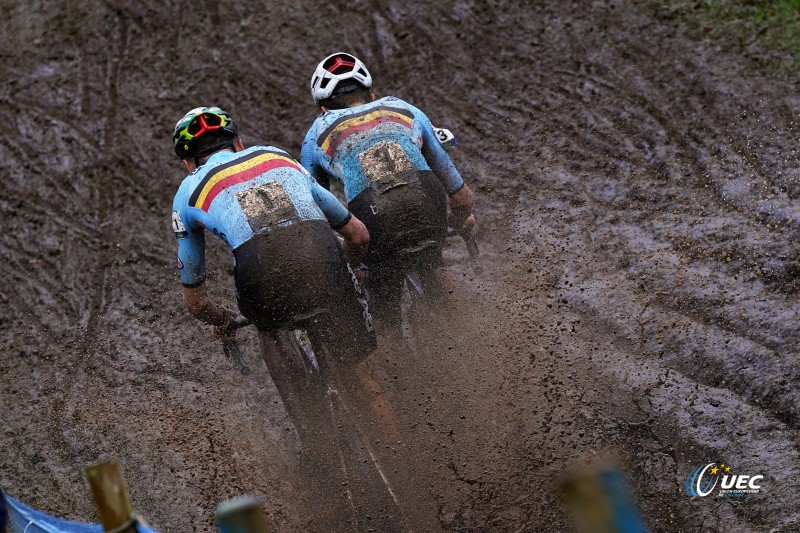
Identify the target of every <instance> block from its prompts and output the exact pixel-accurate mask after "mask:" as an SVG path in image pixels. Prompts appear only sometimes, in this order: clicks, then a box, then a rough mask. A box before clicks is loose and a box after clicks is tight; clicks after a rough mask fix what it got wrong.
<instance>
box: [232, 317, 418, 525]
mask: <svg viewBox="0 0 800 533" xmlns="http://www.w3.org/2000/svg"><path fill="white" fill-rule="evenodd" d="M328 314H329V311H327V310H318V311H317V312H315V313H312V314H310V315H307V316H304V317H298V318H296V319H295V320H294V321H293V322H292V323H290V324H288V325H287V326H286V327H285V328H283V329H281V330H279V332H278V333H277V335H276V336H277V338H278V339H279V344H280V348H281V353H280V355H278V356H273V355H271V354H270V353H268V350H264V349H262V356H263V357H264V359H265V362H266V363H267V366H268V367H269V370H270V374H271V376H272V379H273V382H274V383H275V386H276V388H277V389H278V392H279V394H280V396H281V399H282V401H283V404H284V408H285V409H286V411H287V414H288V415H289V418H290V419H291V420H292V424H293V425H294V427H295V429H296V431H297V433H298V436H299V439H300V445H301V450H302V455H303V461H302V465H303V466H304V469H305V470H306V471H307V472H309V474H308V478H309V479H307V481H308V485H309V486H312V487H314V490H312V492H314V498H318V499H321V500H325V501H331V500H333V501H334V502H335V504H334V505H329V506H327V508H328V509H331V512H330V514H329V515H326V516H325V518H324V520H323V522H324V524H323V525H324V527H325V528H326V529H331V530H352V529H354V527H353V526H354V524H358V525H360V526H363V529H365V530H366V529H374V528H376V527H377V528H378V530H381V531H393V530H408V529H410V527H409V526H408V523H407V520H406V517H405V514H404V512H403V509H402V505H401V501H400V499H399V497H398V494H397V493H396V492H395V490H394V488H393V486H392V482H391V480H390V479H389V476H388V475H387V473H386V472H385V469H384V468H383V466H382V464H381V460H380V458H379V455H378V453H377V450H376V449H375V448H374V445H373V441H374V439H373V438H371V436H370V435H368V434H367V433H368V430H367V429H366V428H365V427H363V424H361V423H360V421H359V418H360V417H361V416H362V415H363V413H362V412H360V410H359V409H358V408H354V407H353V404H354V403H358V402H357V401H356V398H355V397H356V396H357V394H358V393H357V391H355V387H354V386H353V385H352V382H353V381H354V380H353V379H352V376H351V375H350V374H349V373H350V372H352V370H353V365H352V364H351V362H349V361H348V358H347V356H346V355H347V354H345V353H343V352H344V351H345V350H346V348H345V347H344V346H341V345H340V346H335V345H334V343H333V342H332V340H331V339H330V337H328V336H326V335H325V334H324V331H323V330H324V324H325V322H326V321H327V320H328V318H329V317H328ZM249 324H250V322H249V321H248V320H247V319H246V318H245V317H243V316H238V317H236V318H235V319H234V320H233V323H232V325H233V327H234V329H238V328H242V327H246V326H248V325H249ZM259 335H260V336H262V337H263V336H265V335H266V334H264V333H263V332H261V331H259ZM261 340H262V343H263V342H270V340H269V339H264V338H262V339H261ZM223 350H224V353H225V356H226V357H227V358H228V359H230V360H231V362H232V363H233V364H234V365H235V366H236V368H237V369H238V370H239V371H240V372H241V373H242V374H243V375H246V374H248V373H249V368H248V367H247V365H246V364H245V363H244V360H243V358H242V354H241V351H240V350H239V347H238V345H237V344H236V342H235V340H234V339H228V340H226V341H225V342H224V343H223ZM323 507H324V506H323ZM343 509H344V511H345V512H341V511H342V510H343ZM367 517H369V518H367ZM396 528H399V529H396Z"/></svg>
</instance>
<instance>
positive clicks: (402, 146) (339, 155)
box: [300, 96, 464, 202]
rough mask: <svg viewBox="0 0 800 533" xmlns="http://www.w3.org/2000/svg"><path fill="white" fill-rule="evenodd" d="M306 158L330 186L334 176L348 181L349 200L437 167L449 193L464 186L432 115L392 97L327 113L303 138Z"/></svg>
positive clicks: (312, 170)
mask: <svg viewBox="0 0 800 533" xmlns="http://www.w3.org/2000/svg"><path fill="white" fill-rule="evenodd" d="M300 162H301V163H302V164H303V166H304V167H305V168H306V169H307V170H308V171H309V172H310V173H311V175H312V176H314V178H315V179H316V180H317V181H318V182H320V183H321V184H322V185H323V186H325V187H326V188H327V187H328V183H329V180H330V176H333V177H334V178H335V179H337V180H338V181H339V182H340V183H342V185H343V186H344V193H345V197H346V199H347V201H348V202H350V201H351V200H352V199H353V198H355V197H356V196H358V195H359V193H361V192H362V191H364V190H365V189H366V188H367V187H370V185H371V184H372V185H373V186H375V185H376V184H378V183H380V182H384V183H385V182H386V181H387V180H391V179H392V177H393V176H397V175H401V174H403V173H406V172H409V171H417V170H433V172H434V173H435V174H436V176H437V177H438V178H439V180H440V181H441V182H442V185H444V188H445V190H446V191H447V193H448V194H452V193H454V192H455V191H457V190H458V189H460V188H461V187H462V185H463V184H464V181H463V180H462V179H461V176H460V175H459V173H458V171H457V170H456V167H455V165H453V161H452V160H451V159H450V156H448V155H447V153H446V152H445V150H444V148H443V147H442V146H441V145H440V144H439V141H438V140H437V139H436V135H435V133H434V131H433V126H431V122H430V120H428V117H427V116H425V114H424V113H423V112H422V111H420V110H419V109H417V108H416V107H414V106H412V105H411V104H408V103H406V102H404V101H403V100H400V99H398V98H394V97H391V96H387V97H385V98H381V99H380V100H376V101H374V102H371V103H369V104H364V105H360V106H356V107H351V108H347V109H336V110H331V111H326V112H324V113H322V114H321V115H320V116H319V117H317V119H316V120H315V121H314V123H313V124H312V125H311V129H309V130H308V133H307V134H306V137H305V139H304V140H303V148H302V152H301V155H300ZM389 186H390V185H389ZM379 188H380V186H378V189H379Z"/></svg>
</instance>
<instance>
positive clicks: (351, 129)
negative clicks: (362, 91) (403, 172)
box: [317, 106, 414, 156]
mask: <svg viewBox="0 0 800 533" xmlns="http://www.w3.org/2000/svg"><path fill="white" fill-rule="evenodd" d="M413 121H414V115H413V113H411V111H409V110H407V109H401V108H396V107H389V106H379V107H373V108H371V109H368V110H367V111H363V112H361V113H357V114H354V115H346V116H344V117H342V118H340V119H338V120H336V121H335V122H334V123H333V124H331V125H330V126H329V127H328V128H327V129H326V130H325V131H324V132H322V135H320V136H319V138H318V140H317V144H318V145H319V147H320V148H322V149H323V150H324V151H325V153H326V154H328V155H329V156H331V155H333V152H334V150H336V147H337V146H338V145H339V143H341V142H342V141H343V140H345V139H346V138H348V137H349V136H350V135H353V134H354V133H358V132H360V131H366V130H370V129H372V128H374V127H375V126H377V125H378V124H381V123H386V122H395V123H397V124H402V125H404V126H406V127H407V128H409V129H411V124H412V123H413Z"/></svg>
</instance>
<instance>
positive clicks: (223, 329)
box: [211, 309, 238, 342]
mask: <svg viewBox="0 0 800 533" xmlns="http://www.w3.org/2000/svg"><path fill="white" fill-rule="evenodd" d="M224 311H225V318H226V319H227V323H226V324H225V325H224V326H211V334H212V335H213V336H214V337H216V338H218V339H220V340H221V341H222V342H226V341H232V340H233V339H234V338H235V337H236V330H237V329H238V327H237V325H236V321H235V320H236V314H235V313H233V312H232V311H230V310H228V309H224Z"/></svg>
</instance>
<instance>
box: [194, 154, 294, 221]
mask: <svg viewBox="0 0 800 533" xmlns="http://www.w3.org/2000/svg"><path fill="white" fill-rule="evenodd" d="M280 167H289V168H294V169H296V170H297V171H298V172H301V171H300V167H299V165H298V164H297V162H295V161H294V160H293V159H292V158H290V157H289V156H288V155H286V154H285V153H281V152H273V151H271V150H257V151H255V152H252V153H250V154H247V157H245V158H242V159H234V160H233V161H230V162H229V163H226V164H224V165H221V166H219V167H217V168H215V169H214V170H212V171H210V172H209V173H208V174H206V176H205V177H204V178H203V180H202V181H201V182H200V183H199V184H198V185H197V187H196V188H195V190H194V192H192V195H191V196H190V197H189V205H190V206H191V207H197V208H199V209H202V210H203V211H206V212H208V208H209V206H210V205H211V202H213V201H214V198H216V196H217V195H218V194H219V193H220V192H222V191H223V190H225V189H226V188H227V187H230V186H231V185H236V184H237V183H244V182H245V181H249V180H251V179H253V178H256V177H258V176H260V175H262V174H264V173H265V172H269V171H270V170H273V169H275V168H280Z"/></svg>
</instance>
